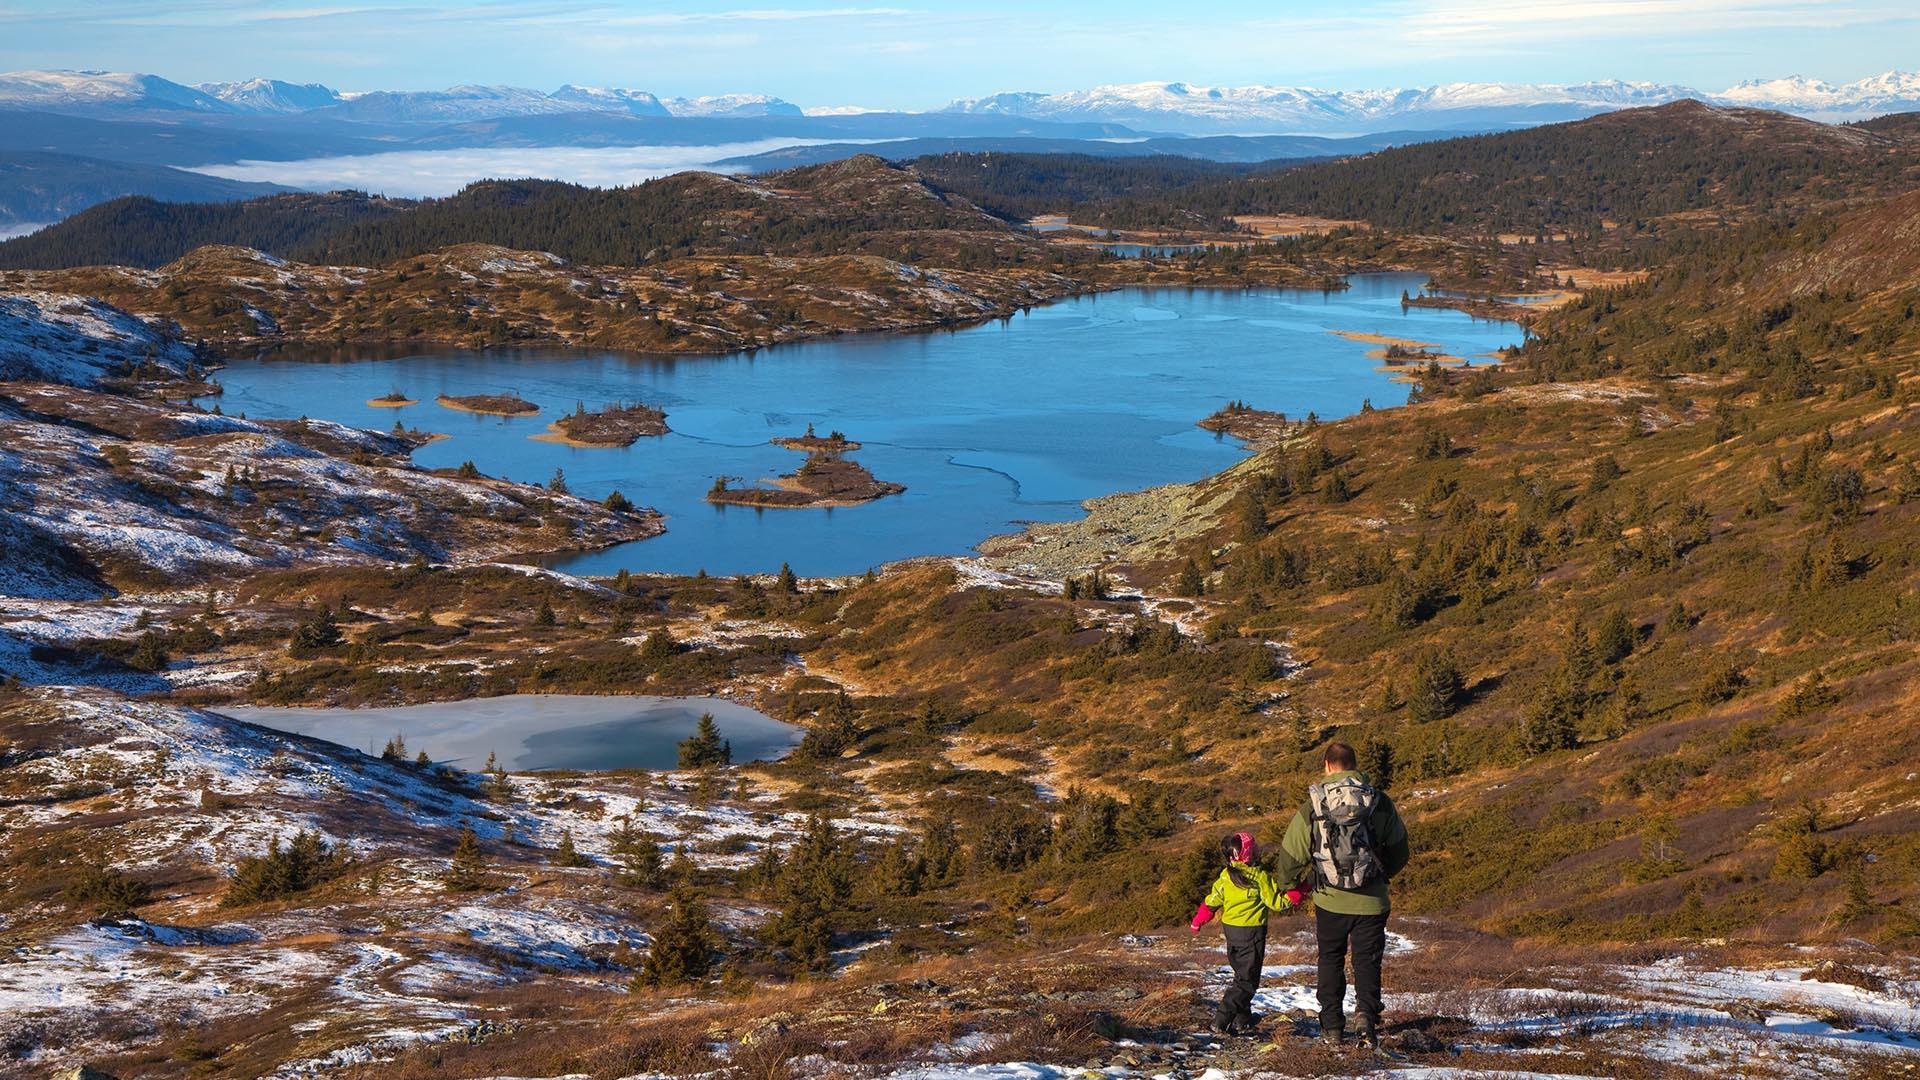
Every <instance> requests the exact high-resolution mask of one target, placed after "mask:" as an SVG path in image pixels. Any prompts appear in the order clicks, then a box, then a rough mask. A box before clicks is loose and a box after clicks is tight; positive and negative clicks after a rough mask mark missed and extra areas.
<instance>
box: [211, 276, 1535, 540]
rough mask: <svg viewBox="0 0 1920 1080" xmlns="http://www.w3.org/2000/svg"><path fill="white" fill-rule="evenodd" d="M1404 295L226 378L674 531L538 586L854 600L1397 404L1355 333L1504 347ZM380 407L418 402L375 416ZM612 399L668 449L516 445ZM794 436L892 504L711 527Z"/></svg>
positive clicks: (1148, 304)
mask: <svg viewBox="0 0 1920 1080" xmlns="http://www.w3.org/2000/svg"><path fill="white" fill-rule="evenodd" d="M1424 284H1425V278H1424V277H1422V276H1421V275H1417V274H1376V275H1365V276H1360V277H1356V278H1354V279H1353V286H1352V288H1350V289H1346V290H1343V291H1335V292H1319V291H1312V290H1300V289H1251V290H1245V291H1242V290H1233V289H1123V290H1119V291H1116V292H1110V293H1104V294H1099V295H1093V296H1085V297H1079V298H1075V299H1070V300H1065V301H1062V302H1059V303H1056V304H1050V305H1047V306H1045V307H1040V308H1035V309H1033V310H1031V311H1029V312H1027V313H1025V314H1022V315H1016V316H1014V317H1012V318H1009V319H1005V320H996V321H994V322H991V323H987V324H984V325H980V326H974V327H969V328H967V329H963V330H956V331H941V332H935V333H923V334H858V335H848V336H845V337H839V338H833V339H828V340H824V341H816V342H808V343H804V344H797V345H786V346H780V347H777V348H772V349H763V350H760V351H758V352H755V353H736V354H732V355H727V356H719V357H679V358H662V357H645V356H634V355H631V354H616V353H608V352H597V351H592V350H578V349H574V350H488V351H480V352H476V351H468V350H457V349H446V348H432V347H422V348H419V349H417V350H402V351H398V352H396V351H389V352H386V353H381V352H380V351H378V350H374V349H366V348H361V349H349V350H348V351H346V352H345V353H343V354H338V355H334V354H326V353H323V352H322V351H319V350H306V349H301V350H293V351H292V352H291V354H290V355H291V356H292V357H295V358H307V359H316V360H317V359H320V358H322V357H323V356H326V357H328V358H330V359H333V360H335V362H332V363H314V362H303V361H302V360H301V359H285V358H282V359H271V360H248V361H241V362H236V363H234V364H232V365H231V366H230V367H228V368H227V369H226V370H224V371H222V372H221V373H220V375H219V379H220V381H221V382H222V383H223V384H225V386H226V394H225V396H224V397H222V398H220V399H219V401H220V405H221V407H222V408H223V409H224V410H225V411H227V412H228V413H239V412H245V413H247V414H248V415H250V416H256V417H294V416H301V415H307V416H313V417H318V418H324V419H329V420H337V421H341V422H344V423H348V424H355V425H358V426H361V427H370V428H376V429H386V428H390V427H392V426H393V423H394V421H395V419H398V420H399V421H400V422H401V423H403V424H405V425H406V426H408V427H416V426H417V427H420V428H423V429H425V430H428V431H436V432H445V433H447V434H448V435H450V436H451V437H450V438H447V439H442V440H440V441H438V442H435V443H432V444H429V445H427V446H424V447H421V448H420V449H419V450H418V451H416V452H415V453H414V460H415V461H417V462H419V463H420V464H422V465H425V466H429V467H448V466H455V465H458V464H460V463H461V462H463V461H467V460H472V461H473V462H475V463H476V464H477V465H478V466H479V467H480V469H481V470H482V471H483V472H486V473H488V474H490V475H495V476H500V475H505V476H510V477H512V478H513V479H515V480H525V481H532V482H535V483H545V482H546V481H547V480H548V479H549V478H550V477H552V475H553V473H554V470H555V469H556V468H559V469H564V470H565V471H566V477H567V482H568V484H569V486H570V487H571V488H572V490H573V491H574V492H575V493H576V494H581V495H587V496H590V497H593V498H601V497H604V496H605V495H606V494H607V493H608V492H610V491H613V490H615V489H618V490H620V491H621V492H622V493H623V494H625V495H626V496H627V497H628V498H630V499H632V500H633V501H634V502H635V503H638V504H641V505H645V506H652V507H655V508H657V509H659V510H661V511H662V512H664V513H665V514H666V515H667V532H666V533H665V534H664V535H662V536H659V537H656V538H654V539H651V540H643V541H638V542H636V543H631V544H624V545H621V546H618V547H614V548H609V549H606V550H604V551H597V552H590V553H587V554H582V555H578V556H573V557H569V558H563V559H559V560H557V561H555V562H554V563H553V565H555V566H556V567H557V568H559V569H562V570H566V571H569V572H572V573H580V574H612V573H614V572H616V571H618V570H619V569H621V568H623V567H624V568H627V569H631V570H635V571H641V570H657V571H666V572H673V573H692V572H694V571H696V570H699V569H703V568H704V569H706V570H707V571H709V572H710V573H715V574H735V573H746V572H767V571H772V570H776V569H778V568H779V566H780V564H781V563H782V562H790V563H791V564H792V565H793V567H794V569H795V570H796V571H798V572H800V573H802V574H809V575H827V574H852V573H860V572H862V571H865V570H866V569H868V568H870V567H877V566H880V565H882V564H884V563H888V562H891V561H894V560H898V559H903V558H907V557H911V556H917V555H939V554H959V553H964V552H966V551H967V550H969V549H970V548H971V547H972V546H973V545H975V544H977V543H979V542H980V541H981V540H983V539H985V538H986V537H988V536H992V535H995V534H999V533H1005V532H1009V531H1012V530H1015V529H1017V528H1018V527H1019V526H1020V524H1021V523H1022V522H1027V521H1062V520H1069V519H1072V518H1076V517H1079V516H1080V515H1081V514H1082V512H1083V511H1082V507H1081V504H1082V502H1083V501H1084V500H1086V499H1089V498H1092V497H1094V496H1099V495H1106V494H1110V493H1112V492H1116V491H1127V490H1133V489H1137V488H1144V487H1151V486H1154V485H1157V484H1166V483H1172V482H1175V481H1188V480H1196V479H1199V478H1201V477H1204V476H1207V475H1209V474H1211V473H1214V472H1218V471H1220V470H1221V469H1224V468H1226V467H1228V466H1230V465H1232V464H1233V463H1234V462H1236V461H1238V460H1240V459H1241V458H1242V457H1244V456H1245V454H1246V450H1245V448H1244V447H1243V446H1242V445H1241V444H1240V443H1239V442H1238V441H1236V440H1234V439H1231V438H1224V437H1221V436H1218V435H1215V434H1213V433H1211V432H1207V431H1203V430H1201V429H1200V428H1198V427H1195V426H1194V423H1195V421H1197V420H1200V419H1201V418H1202V417H1205V416H1207V415H1208V414H1209V413H1212V412H1214V411H1215V410H1216V409H1219V408H1220V407H1221V406H1222V405H1225V404H1226V403H1227V402H1228V401H1229V400H1232V399H1235V398H1239V399H1243V400H1246V401H1249V402H1252V403H1253V404H1254V405H1256V406H1259V407H1262V408H1269V409H1279V410H1282V411H1284V412H1286V413H1288V414H1289V415H1292V416H1305V415H1306V414H1307V413H1308V412H1310V411H1311V412H1315V413H1318V414H1319V415H1320V416H1321V417H1323V418H1332V417H1339V416H1346V415H1348V414H1351V413H1353V412H1356V411H1358V410H1359V408H1360V405H1361V402H1362V401H1366V400H1371V401H1372V403H1373V404H1374V405H1376V406H1379V407H1385V406H1389V405H1397V404H1402V403H1404V402H1405V401H1406V395H1407V387H1406V386H1405V385H1403V384H1399V383H1394V382H1392V381H1390V379H1391V376H1390V374H1389V373H1387V372H1382V371H1379V370H1376V369H1377V367H1378V361H1376V360H1374V359H1371V358H1369V357H1368V356H1367V352H1368V351H1369V350H1370V349H1373V348H1376V347H1377V346H1373V345H1369V344H1365V343H1363V342H1359V341H1353V340H1350V339H1348V338H1344V337H1340V336H1337V335H1336V334H1334V333H1332V332H1331V331H1335V330H1339V331H1349V332H1361V333H1370V334H1381V335H1389V336H1394V337H1402V338H1410V339H1413V340H1417V341H1424V342H1432V343H1435V344H1436V345H1438V347H1439V348H1440V350H1441V351H1442V352H1446V353H1451V354H1453V355H1455V356H1462V357H1466V358H1468V359H1469V360H1471V361H1472V362H1474V363H1484V362H1487V361H1488V359H1489V357H1490V354H1491V353H1492V352H1493V351H1494V350H1496V349H1499V348H1501V347H1503V346H1506V345H1512V344H1516V343H1518V342H1519V341H1520V340H1521V337H1522V332H1521V329H1520V327H1519V326H1517V325H1516V324H1513V323H1506V322H1488V321H1484V320H1477V319H1474V318H1471V317H1469V316H1467V315H1465V314H1463V313H1461V312H1457V311H1446V310H1439V309H1433V308H1418V307H1416V308H1409V309H1406V310H1404V311H1403V310H1402V309H1401V307H1400V294H1401V292H1402V291H1403V290H1404V291H1406V292H1409V293H1413V294H1415V295H1418V294H1419V292H1420V290H1421V287H1422V286H1423V285H1424ZM394 389H398V390H401V391H403V392H404V393H405V394H406V395H407V396H409V397H411V398H413V399H415V400H417V401H419V402H420V404H418V405H414V406H410V407H407V408H403V409H382V408H374V407H371V406H369V405H368V404H367V401H368V399H370V398H375V397H379V396H381V395H383V394H386V393H387V392H388V391H390V390H394ZM501 391H512V392H514V393H517V394H519V395H520V396H521V397H524V398H527V399H529V400H531V401H534V402H536V403H538V404H539V405H540V406H541V409H542V411H541V413H540V415H538V416H532V417H526V418H516V419H506V418H501V417H496V416H482V415H477V414H471V413H457V412H452V411H450V410H448V409H445V408H442V407H440V406H439V405H437V404H436V403H435V401H434V398H435V396H436V395H439V394H452V395H460V394H476V393H497V392H501ZM615 399H624V400H628V401H633V400H641V401H646V402H650V403H652V404H655V405H658V406H660V407H662V408H664V409H666V410H667V423H668V425H669V426H671V427H672V429H673V434H671V435H667V436H665V437H661V438H647V439H641V440H640V441H639V442H637V443H635V444H634V445H633V446H632V447H629V448H626V449H616V450H608V449H584V448H577V447H570V446H565V445H562V444H558V443H551V442H536V441H533V440H531V439H529V438H528V436H531V435H535V434H539V433H541V432H543V431H545V430H546V427H547V424H548V423H549V422H551V421H552V420H553V419H554V418H556V417H557V416H559V415H560V414H562V413H565V412H570V411H572V409H573V408H574V405H575V403H576V402H585V403H586V405H587V407H588V408H589V409H596V408H599V407H601V406H603V405H605V404H606V403H608V402H611V401H613V400H615ZM809 423H812V424H813V425H814V426H815V427H816V429H817V430H818V431H819V432H820V433H821V434H825V433H827V432H828V431H830V430H835V429H837V430H840V431H843V432H845V433H846V434H847V436H848V437H850V438H852V439H857V440H859V441H860V442H862V443H863V444H864V447H865V448H864V449H863V450H861V451H860V452H859V453H858V454H856V455H855V457H856V460H858V461H860V462H861V463H862V464H864V465H866V466H867V467H868V468H869V469H871V470H872V471H873V473H874V474H875V475H876V476H878V477H879V478H880V479H882V480H892V481H896V482H899V483H902V484H905V485H906V486H907V491H906V493H905V494H903V495H896V496H892V497H889V498H885V499H881V500H879V501H877V502H872V503H868V504H865V505H861V506H851V507H841V508H837V509H808V510H774V509H764V510H755V509H753V508H749V507H741V506H729V507H719V506H714V505H711V504H709V503H707V502H706V501H705V495H706V492H707V490H708V489H709V488H710V487H711V486H712V484H713V480H714V477H716V476H719V475H726V476H732V477H744V478H745V479H746V480H747V481H749V482H751V481H755V480H759V479H761V478H765V477H772V476H777V475H779V474H782V473H787V472H791V471H793V470H794V469H795V468H796V467H798V466H799V465H800V464H801V461H802V458H801V456H800V455H798V454H795V453H792V452H789V451H786V450H782V449H780V448H778V447H775V446H772V445H770V444H769V443H768V441H767V440H768V439H770V438H772V437H774V436H777V435H796V434H799V433H801V432H803V431H804V430H805V429H806V426H807V424H809Z"/></svg>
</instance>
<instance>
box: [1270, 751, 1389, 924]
mask: <svg viewBox="0 0 1920 1080" xmlns="http://www.w3.org/2000/svg"><path fill="white" fill-rule="evenodd" d="M1349 776H1359V777H1360V780H1361V782H1363V783H1366V784H1368V785H1369V786H1370V785H1371V784H1372V781H1370V780H1368V779H1367V778H1366V776H1365V775H1364V774H1361V773H1355V772H1337V773H1328V774H1327V775H1326V776H1325V777H1324V778H1322V782H1323V783H1331V782H1332V781H1335V780H1344V779H1346V778H1347V777H1349ZM1312 822H1313V804H1312V802H1311V801H1310V800H1309V801H1306V802H1302V803H1301V804H1300V810H1299V812H1298V813H1296V814H1294V815H1293V821H1292V823H1291V824H1289V825H1288V826H1287V835H1286V837H1285V838H1284V839H1282V840H1281V841H1280V858H1279V860H1278V862H1277V863H1276V864H1275V867H1274V875H1273V876H1274V878H1275V880H1277V881H1279V882H1280V883H1281V887H1282V888H1286V887H1288V886H1290V885H1292V884H1293V883H1294V882H1296V881H1299V880H1300V878H1301V877H1302V876H1304V875H1305V874H1306V872H1307V871H1308V870H1310V869H1312V865H1313V860H1312V850H1313V825H1312ZM1368 825H1369V826H1370V827H1371V829H1372V831H1373V846H1374V854H1376V855H1378V856H1379V858H1380V864H1381V867H1382V869H1384V870H1385V872H1386V873H1385V877H1382V878H1381V879H1380V880H1378V881H1373V882H1369V883H1367V885H1366V886H1365V887H1363V888H1359V889H1336V888H1334V887H1333V886H1331V885H1322V886H1320V887H1319V888H1317V889H1315V890H1313V906H1314V907H1316V908H1321V909H1324V910H1327V911H1331V912H1333V913H1334V914H1336V915H1385V914H1386V913H1387V912H1388V910H1389V909H1390V908H1391V906H1392V905H1391V904H1390V903H1389V902H1388V900H1387V881H1388V880H1389V879H1391V878H1392V877H1393V875H1395V874H1398V873H1399V872H1400V868H1401V867H1403V866H1405V865H1407V856H1408V849H1407V823H1406V822H1404V821H1401V820H1400V811H1399V810H1396V809H1394V805H1393V800H1392V799H1389V798H1387V795H1386V793H1385V792H1381V793H1380V802H1379V803H1378V804H1377V805H1376V806H1374V808H1373V817H1372V819H1371V820H1370V821H1369V822H1368Z"/></svg>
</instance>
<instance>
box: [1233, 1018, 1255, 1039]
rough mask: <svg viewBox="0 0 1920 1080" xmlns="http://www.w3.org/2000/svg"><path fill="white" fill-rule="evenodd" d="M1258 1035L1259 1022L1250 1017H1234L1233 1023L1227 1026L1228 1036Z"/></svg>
mask: <svg viewBox="0 0 1920 1080" xmlns="http://www.w3.org/2000/svg"><path fill="white" fill-rule="evenodd" d="M1259 1033H1260V1022H1259V1021H1258V1020H1256V1019H1254V1018H1253V1017H1251V1016H1240V1017H1235V1018H1234V1021H1233V1023H1231V1024H1228V1025H1227V1034H1229V1035H1258V1034H1259Z"/></svg>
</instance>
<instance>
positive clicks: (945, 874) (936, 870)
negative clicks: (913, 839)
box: [920, 812, 966, 888]
mask: <svg viewBox="0 0 1920 1080" xmlns="http://www.w3.org/2000/svg"><path fill="white" fill-rule="evenodd" d="M920 861H921V864H922V866H923V867H924V875H923V876H924V880H925V883H926V885H927V887H928V888H939V887H940V886H942V885H951V884H953V883H954V882H956V881H959V880H960V876H961V874H963V873H964V872H965V871H966V853H965V852H964V851H962V850H961V848H960V831H959V829H958V828H956V827H955V825H954V821H953V815H951V814H948V813H945V812H941V813H939V814H936V815H934V816H932V817H929V818H927V819H926V820H925V821H923V822H921V823H920Z"/></svg>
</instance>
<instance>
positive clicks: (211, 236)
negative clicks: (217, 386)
mask: <svg viewBox="0 0 1920 1080" xmlns="http://www.w3.org/2000/svg"><path fill="white" fill-rule="evenodd" d="M411 205H412V204H411V203H409V202H407V201H405V200H398V199H384V198H378V197H375V196H369V195H367V194H365V193H364V192H356V191H335V192H330V193H328V194H324V195H314V194H288V195H271V196H268V197H266V198H259V199H249V200H246V201H244V202H213V203H197V202H161V201H159V200H157V199H151V198H148V197H146V196H144V195H129V196H127V197H125V198H120V199H113V200H111V201H108V202H104V203H101V204H99V205H98V206H94V207H91V208H89V209H87V210H83V211H81V212H80V213H78V214H75V215H74V216H72V217H70V218H68V219H66V220H65V221H62V222H60V223H59V224H57V225H50V226H48V227H47V228H45V229H42V230H40V231H39V232H36V233H32V234H30V235H28V236H22V237H19V238H18V239H14V240H8V241H6V242H5V243H0V268H6V269H23V268H33V269H50V270H52V269H64V268H67V267H73V266H104V265H116V266H139V267H146V268H149V269H151V268H153V267H158V266H164V265H165V264H167V263H169V262H172V261H173V260H175V259H178V258H180V257H181V256H182V255H185V254H186V253H187V252H189V251H192V250H193V249H194V248H197V247H203V246H205V245H208V244H231V245H234V246H236V247H250V248H257V249H259V250H261V251H266V252H272V253H274V254H279V255H285V254H287V253H290V252H294V251H299V250H302V249H304V248H306V247H307V246H309V245H311V244H313V243H314V242H315V241H316V240H318V239H319V238H321V237H323V236H326V235H328V234H331V233H334V232H337V231H339V230H341V229H343V228H347V227H349V226H352V225H355V224H357V223H361V222H367V221H374V220H378V219H380V218H385V217H390V216H392V215H395V214H398V213H400V212H402V211H403V210H405V209H406V208H408V207H409V206H411Z"/></svg>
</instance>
